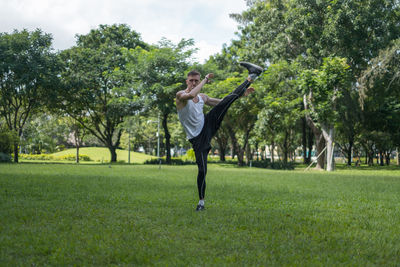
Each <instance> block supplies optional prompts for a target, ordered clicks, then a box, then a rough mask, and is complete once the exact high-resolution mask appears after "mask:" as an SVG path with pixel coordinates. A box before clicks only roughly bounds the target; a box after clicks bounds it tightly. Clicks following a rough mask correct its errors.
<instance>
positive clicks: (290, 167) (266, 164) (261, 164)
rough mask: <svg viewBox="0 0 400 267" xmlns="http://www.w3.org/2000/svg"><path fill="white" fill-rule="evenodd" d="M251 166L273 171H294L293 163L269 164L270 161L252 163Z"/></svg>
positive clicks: (279, 162) (276, 162)
mask: <svg viewBox="0 0 400 267" xmlns="http://www.w3.org/2000/svg"><path fill="white" fill-rule="evenodd" d="M252 166H253V167H257V168H266V169H275V170H294V163H293V162H287V163H284V162H283V161H275V162H271V160H270V159H266V160H262V161H253V162H252Z"/></svg>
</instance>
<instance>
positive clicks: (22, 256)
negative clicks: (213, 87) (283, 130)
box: [0, 164, 400, 266]
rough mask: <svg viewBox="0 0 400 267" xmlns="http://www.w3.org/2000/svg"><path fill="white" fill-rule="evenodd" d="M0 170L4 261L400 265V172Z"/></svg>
mask: <svg viewBox="0 0 400 267" xmlns="http://www.w3.org/2000/svg"><path fill="white" fill-rule="evenodd" d="M195 175H196V167H195V166H180V167H167V166H163V167H162V169H161V171H160V170H158V167H157V166H149V165H131V166H128V165H114V166H111V167H109V166H107V165H75V164H18V165H17V164H1V165H0V220H1V223H0V265H1V266H46V265H50V266H65V265H68V266H69V265H77V266H88V265H89V266H105V265H115V266H117V265H118V266H119V265H123V266H124V265H125V266H126V265H129V266H143V265H145V266H147V265H150V266H167V265H168V266H226V265H229V266H260V265H261V266H399V264H400V223H399V222H400V208H399V203H400V170H399V169H398V168H397V169H393V170H376V171H373V170H368V171H360V170H339V171H337V172H334V173H326V172H316V171H311V172H303V171H272V170H265V169H255V168H252V169H249V168H236V167H232V166H230V167H229V166H225V167H221V166H218V165H211V166H210V167H209V174H208V177H207V192H206V210H205V211H203V212H195V211H194V209H195V205H196V204H197V199H196V196H197V188H196V186H195Z"/></svg>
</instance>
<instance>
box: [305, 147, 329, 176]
mask: <svg viewBox="0 0 400 267" xmlns="http://www.w3.org/2000/svg"><path fill="white" fill-rule="evenodd" d="M325 150H326V147H325V148H324V149H323V150H322V152H321V153H319V155H318V157H317V158H316V159H315V160H314V161H313V162H311V164H310V166H308V167H307V168H306V169H305V170H304V171H307V170H308V169H309V168H310V167H311V166H312V165H313V164H314V163H315V162H317V160H318V158H319V157H320V156H321V155H322V153H324V151H325Z"/></svg>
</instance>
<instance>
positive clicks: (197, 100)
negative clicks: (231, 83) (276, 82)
mask: <svg viewBox="0 0 400 267" xmlns="http://www.w3.org/2000/svg"><path fill="white" fill-rule="evenodd" d="M240 65H241V66H243V67H245V68H247V70H248V72H249V76H248V77H247V79H246V80H245V81H244V82H243V83H242V84H241V85H240V86H239V87H238V88H236V89H235V90H234V91H233V92H232V93H230V94H229V95H227V96H226V97H224V98H223V99H217V98H211V97H209V96H207V95H206V94H202V93H200V91H201V89H202V88H203V86H204V85H205V84H206V83H208V82H209V81H210V79H212V78H213V77H214V75H213V74H212V73H209V74H207V75H206V76H205V78H204V79H203V80H202V81H200V73H199V72H197V71H191V72H189V73H188V75H187V79H186V85H187V88H186V89H185V90H181V91H179V92H178V93H176V108H177V110H178V116H179V120H180V121H181V123H182V126H183V128H184V129H185V132H186V134H187V138H188V139H189V141H190V142H191V143H192V145H193V150H194V152H195V156H196V163H197V166H198V169H199V170H198V174H197V188H198V191H199V199H200V200H199V204H198V205H197V208H196V210H197V211H201V210H204V195H205V191H206V174H207V155H208V152H209V151H210V149H211V145H210V143H211V138H212V137H213V136H214V135H215V133H216V132H217V130H218V129H219V127H220V126H221V122H222V119H223V118H224V116H225V114H226V112H227V110H228V108H229V107H230V105H231V104H232V103H233V102H234V101H235V100H236V99H238V98H239V97H241V96H242V95H244V96H247V95H249V94H251V93H253V92H254V88H252V87H249V86H250V84H251V83H252V82H253V81H254V80H255V79H256V78H257V77H258V76H259V75H260V74H261V73H262V71H263V69H262V68H261V67H259V66H257V65H254V64H251V63H248V62H241V63H240ZM204 104H206V105H209V106H212V107H213V108H212V109H211V110H210V112H208V113H207V114H206V115H204V113H203V106H204Z"/></svg>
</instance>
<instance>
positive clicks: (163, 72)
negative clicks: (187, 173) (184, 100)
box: [126, 39, 195, 164]
mask: <svg viewBox="0 0 400 267" xmlns="http://www.w3.org/2000/svg"><path fill="white" fill-rule="evenodd" d="M193 44H194V43H193V40H192V39H190V40H185V39H182V40H181V41H180V42H179V43H178V44H173V43H172V42H170V41H169V40H166V39H162V40H161V41H160V42H159V44H158V45H156V46H154V47H152V48H151V49H149V50H148V51H147V50H144V49H142V48H139V47H138V48H136V49H131V50H130V51H126V52H127V53H126V58H127V60H129V62H130V64H129V66H128V69H129V71H130V75H132V77H134V79H135V80H134V81H133V83H132V86H134V87H136V88H138V94H139V95H140V97H142V98H143V99H144V101H145V109H147V110H149V109H152V110H153V111H154V110H157V111H158V112H160V115H161V121H162V127H163V129H164V137H165V145H166V147H165V149H166V162H167V163H168V164H169V163H171V152H170V151H171V141H170V140H171V134H170V131H169V128H168V119H169V116H170V114H171V113H175V112H176V107H175V102H174V99H175V95H176V92H177V91H178V90H180V89H182V86H183V81H184V79H185V77H184V73H185V71H186V70H187V68H188V67H189V65H190V61H189V59H190V56H191V55H192V54H193V53H194V51H195V50H194V49H192V48H191V47H192V46H193Z"/></svg>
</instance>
